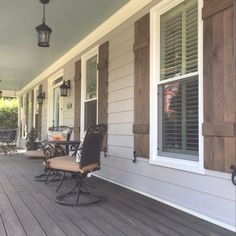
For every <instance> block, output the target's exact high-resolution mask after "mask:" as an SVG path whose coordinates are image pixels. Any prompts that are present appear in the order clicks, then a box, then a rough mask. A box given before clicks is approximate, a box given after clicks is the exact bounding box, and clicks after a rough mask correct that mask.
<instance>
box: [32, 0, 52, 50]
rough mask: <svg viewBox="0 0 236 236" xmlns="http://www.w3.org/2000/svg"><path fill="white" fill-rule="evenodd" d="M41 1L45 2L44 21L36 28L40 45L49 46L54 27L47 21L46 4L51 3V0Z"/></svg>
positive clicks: (41, 0)
mask: <svg viewBox="0 0 236 236" xmlns="http://www.w3.org/2000/svg"><path fill="white" fill-rule="evenodd" d="M40 2H41V3H42V4H43V23H42V24H41V25H39V26H37V27H36V28H35V29H36V31H37V36H38V46H40V47H49V42H50V35H51V33H52V29H51V28H50V27H49V26H48V25H47V24H46V23H45V22H46V18H45V4H47V3H49V0H40Z"/></svg>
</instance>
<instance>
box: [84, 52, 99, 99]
mask: <svg viewBox="0 0 236 236" xmlns="http://www.w3.org/2000/svg"><path fill="white" fill-rule="evenodd" d="M96 97H97V55H95V56H93V57H91V58H89V59H88V60H87V61H86V100H90V99H94V98H96Z"/></svg>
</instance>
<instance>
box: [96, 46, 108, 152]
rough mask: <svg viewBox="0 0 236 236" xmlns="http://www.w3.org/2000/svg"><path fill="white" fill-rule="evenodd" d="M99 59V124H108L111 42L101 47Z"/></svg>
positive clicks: (105, 143)
mask: <svg viewBox="0 0 236 236" xmlns="http://www.w3.org/2000/svg"><path fill="white" fill-rule="evenodd" d="M98 55H99V59H98V62H99V63H98V66H97V68H98V123H103V124H106V125H107V123H108V60H109V42H105V43H103V44H102V45H100V46H99V52H98ZM106 147H107V135H106V137H105V138H104V142H103V150H105V151H106V149H107V148H106Z"/></svg>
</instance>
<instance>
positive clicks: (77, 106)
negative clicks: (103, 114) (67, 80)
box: [74, 59, 81, 140]
mask: <svg viewBox="0 0 236 236" xmlns="http://www.w3.org/2000/svg"><path fill="white" fill-rule="evenodd" d="M74 81H75V105H74V111H75V121H74V134H75V139H76V140H79V139H80V108H81V104H80V103H81V59H80V60H78V61H77V62H76V63H75V80H74Z"/></svg>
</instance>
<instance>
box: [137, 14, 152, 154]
mask: <svg viewBox="0 0 236 236" xmlns="http://www.w3.org/2000/svg"><path fill="white" fill-rule="evenodd" d="M149 22H150V15H149V14H147V15H145V16H143V17H142V18H141V19H139V20H138V21H136V22H135V28H134V125H133V133H134V151H135V153H136V155H137V156H141V157H148V156H149V34H150V26H149V25H150V23H149Z"/></svg>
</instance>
